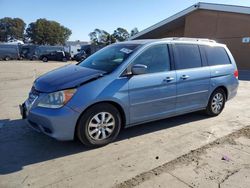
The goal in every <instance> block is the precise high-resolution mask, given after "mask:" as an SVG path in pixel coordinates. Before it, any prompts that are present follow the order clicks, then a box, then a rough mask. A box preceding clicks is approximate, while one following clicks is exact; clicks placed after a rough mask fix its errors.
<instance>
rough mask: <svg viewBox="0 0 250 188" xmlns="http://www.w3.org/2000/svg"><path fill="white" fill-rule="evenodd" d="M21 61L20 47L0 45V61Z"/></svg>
mask: <svg viewBox="0 0 250 188" xmlns="http://www.w3.org/2000/svg"><path fill="white" fill-rule="evenodd" d="M12 59H20V53H19V45H17V44H0V60H5V61H8V60H12Z"/></svg>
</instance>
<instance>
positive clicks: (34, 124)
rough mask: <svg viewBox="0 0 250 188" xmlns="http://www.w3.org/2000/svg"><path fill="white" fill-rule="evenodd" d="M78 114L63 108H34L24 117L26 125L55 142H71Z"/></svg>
mask: <svg viewBox="0 0 250 188" xmlns="http://www.w3.org/2000/svg"><path fill="white" fill-rule="evenodd" d="M79 115H80V114H79V113H78V112H76V111H74V110H72V109H71V108H69V107H67V106H64V107H62V108H59V109H49V108H41V107H36V108H34V109H31V110H30V111H29V113H28V115H27V117H26V121H27V123H28V125H29V126H30V127H31V128H32V129H35V130H36V131H38V132H42V133H44V134H46V135H48V136H50V137H53V138H55V139H57V140H65V141H66V140H73V139H74V133H75V126H76V123H77V120H78V117H79Z"/></svg>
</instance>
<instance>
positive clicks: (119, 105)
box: [74, 101, 126, 138]
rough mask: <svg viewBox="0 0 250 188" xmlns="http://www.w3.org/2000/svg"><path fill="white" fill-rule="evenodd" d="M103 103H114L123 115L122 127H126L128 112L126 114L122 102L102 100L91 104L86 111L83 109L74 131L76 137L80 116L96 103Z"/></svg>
mask: <svg viewBox="0 0 250 188" xmlns="http://www.w3.org/2000/svg"><path fill="white" fill-rule="evenodd" d="M102 103H108V104H111V105H113V106H114V107H115V108H116V109H117V110H118V111H119V113H120V115H121V120H122V124H121V128H124V127H125V125H126V114H125V111H124V109H123V107H122V105H121V104H119V103H117V102H114V101H100V102H96V103H93V104H91V105H90V106H88V107H87V108H86V109H85V110H84V111H82V113H81V114H80V116H79V117H78V119H77V122H76V125H75V131H74V138H77V132H76V131H77V126H78V122H79V120H80V118H81V117H82V115H83V114H84V113H85V112H86V111H87V110H88V109H90V108H91V107H93V106H94V105H98V104H102Z"/></svg>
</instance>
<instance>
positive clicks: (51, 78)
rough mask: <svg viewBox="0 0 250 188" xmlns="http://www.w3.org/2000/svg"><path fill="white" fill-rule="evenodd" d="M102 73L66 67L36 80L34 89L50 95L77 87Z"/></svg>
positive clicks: (74, 66)
mask: <svg viewBox="0 0 250 188" xmlns="http://www.w3.org/2000/svg"><path fill="white" fill-rule="evenodd" d="M104 73H105V72H103V71H99V70H94V69H89V68H85V67H81V66H78V65H66V66H64V67H61V68H58V69H55V70H53V71H50V72H48V73H46V74H44V75H42V76H40V77H39V78H37V79H36V81H35V82H34V87H35V89H36V90H37V91H40V92H45V93H51V92H55V91H59V90H63V89H68V88H73V87H77V86H79V85H81V84H84V83H85V82H88V81H90V80H92V79H96V78H98V77H100V76H102V75H103V74H104Z"/></svg>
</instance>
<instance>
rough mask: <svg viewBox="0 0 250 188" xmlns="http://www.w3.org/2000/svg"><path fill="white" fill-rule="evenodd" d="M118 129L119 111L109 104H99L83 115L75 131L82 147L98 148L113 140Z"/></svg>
mask: <svg viewBox="0 0 250 188" xmlns="http://www.w3.org/2000/svg"><path fill="white" fill-rule="evenodd" d="M120 129H121V115H120V113H119V111H118V110H117V109H116V108H115V107H114V106H113V105H111V104H109V103H100V104H96V105H94V106H92V107H90V108H89V109H88V110H87V111H86V112H84V113H83V115H82V116H81V117H80V119H79V121H78V124H77V130H76V131H77V136H78V138H79V140H80V141H81V142H82V143H83V144H84V145H87V146H91V147H100V146H104V145H107V144H109V143H110V142H112V141H113V140H115V139H116V137H117V136H118V134H119V132H120Z"/></svg>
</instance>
